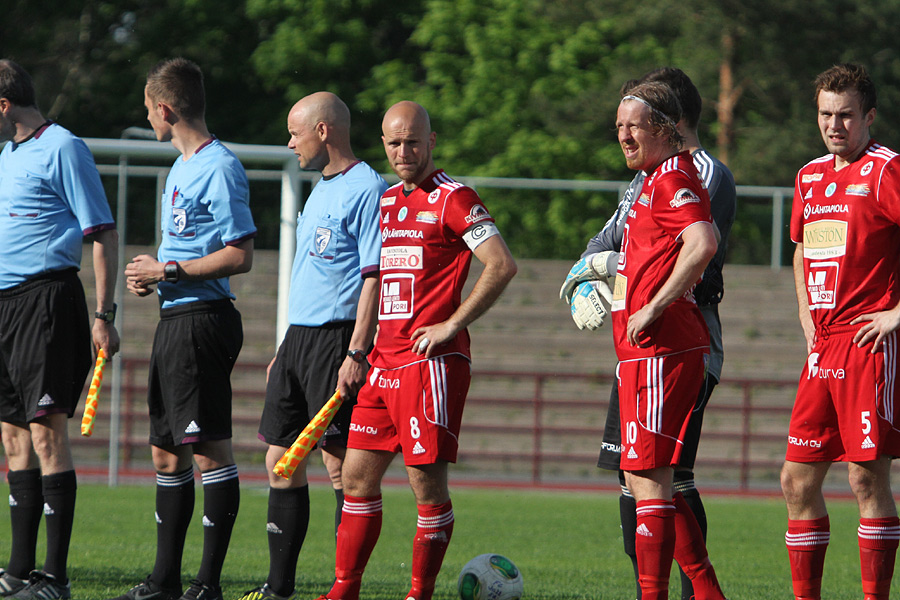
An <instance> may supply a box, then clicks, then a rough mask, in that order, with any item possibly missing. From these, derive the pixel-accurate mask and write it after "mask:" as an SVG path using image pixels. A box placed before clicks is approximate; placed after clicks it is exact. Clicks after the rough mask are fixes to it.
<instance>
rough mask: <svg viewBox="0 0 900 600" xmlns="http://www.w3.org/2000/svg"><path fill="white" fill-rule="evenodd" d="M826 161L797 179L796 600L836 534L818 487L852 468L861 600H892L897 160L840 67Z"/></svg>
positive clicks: (898, 528)
mask: <svg viewBox="0 0 900 600" xmlns="http://www.w3.org/2000/svg"><path fill="white" fill-rule="evenodd" d="M815 99H816V105H817V109H818V124H819V131H820V132H821V134H822V139H823V141H824V142H825V147H826V148H827V149H828V152H829V154H826V155H825V156H822V157H821V158H817V159H815V160H813V161H812V162H810V163H809V164H807V165H806V166H805V167H803V168H802V169H800V172H799V173H798V174H797V181H796V184H795V188H794V207H793V212H792V215H791V238H792V239H793V241H794V242H795V243H796V244H797V248H796V250H795V252H794V281H795V283H796V288H797V300H798V301H799V305H800V324H801V326H802V327H803V333H804V334H805V336H806V343H807V348H808V351H809V357H808V359H807V361H806V366H805V367H804V369H803V371H802V373H801V375H800V384H799V387H798V390H797V399H796V401H795V402H794V409H793V412H792V414H791V424H790V429H789V431H788V440H787V442H788V443H787V453H786V457H785V459H786V460H785V463H784V468H783V470H782V473H781V487H782V490H783V492H784V498H785V501H786V503H787V512H788V530H787V535H786V536H785V541H786V543H787V548H788V556H789V558H790V563H791V577H792V579H793V585H794V596H795V597H796V598H798V599H803V600H806V599H817V598H820V596H821V587H822V569H823V566H824V563H825V550H826V549H827V547H828V541H829V536H830V530H829V523H828V510H827V508H826V506H825V498H824V497H823V495H822V482H823V480H824V478H825V475H826V474H827V473H828V469H829V467H830V466H831V463H833V462H846V463H847V466H848V473H849V480H850V487H851V489H852V490H853V493H854V495H855V496H856V500H857V503H858V505H859V516H860V519H859V529H858V534H859V535H858V537H859V555H860V563H861V570H862V588H863V594H864V598H865V600H881V599H887V598H888V592H889V590H890V587H891V577H892V575H893V571H894V559H895V555H896V552H897V545H898V540H900V520H898V518H897V508H896V506H895V504H894V499H893V497H892V494H891V485H890V469H891V459H892V457H895V456H900V430H898V426H900V418H898V417H897V416H896V415H895V412H896V409H897V408H898V402H897V391H896V389H895V386H894V382H895V377H896V370H897V329H898V327H900V280H898V274H900V173H898V170H900V164H898V163H900V159H898V158H897V154H896V153H895V152H894V151H892V150H890V149H888V148H885V147H884V146H881V145H880V144H878V143H877V142H875V141H874V140H872V138H871V137H870V135H869V127H870V126H871V125H872V122H873V121H874V119H875V103H876V102H875V101H876V97H875V85H874V84H873V83H872V80H871V79H870V78H869V75H868V74H867V73H866V70H865V69H864V68H863V67H861V66H859V65H853V64H842V65H837V66H834V67H832V68H830V69H828V70H827V71H825V72H824V73H822V74H820V75H819V76H818V77H817V78H816V95H815Z"/></svg>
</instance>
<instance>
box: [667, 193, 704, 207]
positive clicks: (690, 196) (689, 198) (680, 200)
mask: <svg viewBox="0 0 900 600" xmlns="http://www.w3.org/2000/svg"><path fill="white" fill-rule="evenodd" d="M692 202H700V197H699V196H697V194H695V193H694V191H693V190H691V189H688V188H681V189H680V190H678V191H677V192H675V197H674V198H672V200H670V201H669V206H671V207H672V208H681V207H682V206H684V205H685V204H691V203H692Z"/></svg>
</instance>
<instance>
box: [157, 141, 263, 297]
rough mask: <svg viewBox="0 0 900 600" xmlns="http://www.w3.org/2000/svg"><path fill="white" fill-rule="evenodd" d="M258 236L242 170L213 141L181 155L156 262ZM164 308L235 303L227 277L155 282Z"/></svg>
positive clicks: (170, 182)
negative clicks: (208, 302) (222, 301)
mask: <svg viewBox="0 0 900 600" xmlns="http://www.w3.org/2000/svg"><path fill="white" fill-rule="evenodd" d="M255 235H256V226H255V225H254V224H253V216H252V215H251V214H250V190H249V187H248V185H247V174H246V173H245V172H244V167H243V166H242V165H241V162H240V161H239V160H238V158H237V156H235V155H234V153H232V152H231V151H230V150H229V149H228V148H226V147H225V146H224V145H223V144H222V143H221V142H219V140H217V139H215V138H213V139H211V140H210V141H209V142H207V143H206V144H205V145H203V146H201V147H200V148H199V149H198V150H197V151H196V152H195V153H194V155H193V156H191V157H190V158H189V159H187V160H183V157H181V156H179V157H178V158H177V159H175V164H174V165H173V166H172V170H171V171H169V176H168V177H167V178H166V191H165V192H164V193H163V197H162V243H161V244H160V245H159V251H158V252H157V260H159V261H161V262H168V261H170V260H177V261H182V260H190V259H194V258H201V257H203V256H207V255H209V254H212V253H213V252H216V251H217V250H221V249H222V248H224V247H225V246H234V245H237V244H240V243H241V242H243V241H245V240H248V239H250V238H252V237H254V236H255ZM157 293H158V294H159V298H160V302H161V306H162V308H169V307H171V306H177V305H182V304H187V303H189V302H196V301H198V300H220V299H225V298H231V299H234V294H232V293H231V287H230V286H229V285H228V277H220V278H219V279H208V280H206V281H179V282H177V283H166V282H165V281H160V282H159V283H158V284H157Z"/></svg>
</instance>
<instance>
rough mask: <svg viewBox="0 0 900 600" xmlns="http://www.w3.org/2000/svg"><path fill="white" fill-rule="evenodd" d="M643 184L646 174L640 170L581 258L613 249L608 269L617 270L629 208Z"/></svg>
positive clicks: (607, 263)
mask: <svg viewBox="0 0 900 600" xmlns="http://www.w3.org/2000/svg"><path fill="white" fill-rule="evenodd" d="M643 186H644V174H643V173H642V172H640V171H639V172H638V174H637V175H635V177H634V179H632V180H631V183H630V184H629V185H628V189H626V190H625V193H624V194H622V199H621V200H619V205H618V206H617V207H616V212H614V213H613V215H612V216H611V217H610V218H609V220H608V221H607V222H606V225H604V226H603V229H601V230H600V232H599V233H598V234H597V235H595V236H594V237H592V238H591V239H590V241H589V242H588V245H587V249H586V250H585V251H584V252H582V253H581V258H584V257H585V256H588V255H590V254H596V253H597V252H606V251H612V254H610V255H609V256H608V257H607V258H606V270H607V271H608V272H610V273H615V272H616V267H617V265H618V264H619V249H620V248H621V247H622V237H623V236H624V232H625V220H626V219H627V218H628V210H629V209H630V208H631V205H632V204H634V200H635V198H636V196H637V195H638V193H640V191H641V188H642V187H643Z"/></svg>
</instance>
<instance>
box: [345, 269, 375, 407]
mask: <svg viewBox="0 0 900 600" xmlns="http://www.w3.org/2000/svg"><path fill="white" fill-rule="evenodd" d="M377 325H378V276H377V274H375V276H373V277H366V278H365V279H364V280H363V286H362V290H361V291H360V294H359V302H358V304H357V305H356V324H355V325H354V327H353V334H352V335H351V337H350V349H351V350H364V351H365V350H368V349H369V346H370V345H371V344H372V339H373V338H374V337H375V327H376V326H377ZM365 377H366V365H365V364H363V363H359V362H356V361H355V360H353V359H352V358H350V357H349V356H348V357H346V358H344V362H343V364H341V368H340V370H339V371H338V385H337V387H338V390H339V391H340V392H341V396H343V397H344V398H351V397H353V396H355V395H356V393H357V392H358V391H359V389H360V388H361V387H362V385H363V383H364V382H365Z"/></svg>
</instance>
